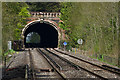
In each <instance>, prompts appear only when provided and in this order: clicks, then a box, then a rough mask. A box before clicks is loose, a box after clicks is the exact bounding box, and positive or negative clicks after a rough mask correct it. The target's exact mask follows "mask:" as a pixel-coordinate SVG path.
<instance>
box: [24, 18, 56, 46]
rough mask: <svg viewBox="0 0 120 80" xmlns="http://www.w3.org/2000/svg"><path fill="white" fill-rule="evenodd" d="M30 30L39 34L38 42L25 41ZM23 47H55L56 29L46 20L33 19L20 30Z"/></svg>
mask: <svg viewBox="0 0 120 80" xmlns="http://www.w3.org/2000/svg"><path fill="white" fill-rule="evenodd" d="M31 32H34V33H37V34H38V35H39V36H40V39H39V42H38V43H27V42H26V38H27V36H28V34H30V33H31ZM22 35H23V38H24V47H25V48H57V47H58V30H57V28H56V26H55V25H53V24H52V23H49V22H47V21H39V20H37V21H33V22H30V23H29V24H27V25H26V27H25V28H24V29H23V31H22Z"/></svg>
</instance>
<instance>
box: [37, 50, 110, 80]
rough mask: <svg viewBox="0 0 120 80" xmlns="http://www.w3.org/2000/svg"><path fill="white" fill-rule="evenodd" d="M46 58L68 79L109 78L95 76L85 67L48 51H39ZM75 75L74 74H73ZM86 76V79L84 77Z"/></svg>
mask: <svg viewBox="0 0 120 80" xmlns="http://www.w3.org/2000/svg"><path fill="white" fill-rule="evenodd" d="M39 50H40V51H41V52H42V53H43V54H44V55H45V56H46V57H48V58H49V60H50V61H51V62H52V63H53V64H54V65H55V66H56V68H58V70H59V71H60V72H62V73H63V74H64V75H65V76H66V78H96V79H102V80H108V79H107V78H105V77H103V76H101V75H98V74H95V73H93V72H91V71H89V70H87V69H85V68H83V67H80V66H79V65H76V64H75V63H73V62H71V61H69V60H67V59H65V58H64V57H61V56H59V55H57V54H55V53H53V52H51V51H49V50H47V49H45V50H41V49H39ZM72 73H74V74H75V75H76V76H75V75H74V74H72ZM81 73H82V74H85V75H87V74H89V77H88V76H85V75H79V74H81ZM83 76H84V77H83Z"/></svg>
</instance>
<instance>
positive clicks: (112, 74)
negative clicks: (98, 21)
mask: <svg viewBox="0 0 120 80" xmlns="http://www.w3.org/2000/svg"><path fill="white" fill-rule="evenodd" d="M55 51H57V53H56V52H55ZM55 51H54V53H53V50H52V53H53V54H56V55H58V56H61V57H64V58H66V59H67V60H69V61H71V62H74V63H76V64H77V65H78V66H79V67H80V68H82V69H86V70H87V71H89V72H91V73H94V74H97V75H99V76H102V77H104V78H105V79H108V78H111V79H112V78H113V79H115V78H119V79H120V74H119V72H118V71H119V70H118V69H117V70H116V71H117V72H116V71H113V70H112V69H114V68H112V69H111V70H110V69H107V68H104V67H101V66H99V65H96V64H93V63H90V62H88V61H85V60H82V59H80V58H77V57H75V56H72V55H69V54H66V53H63V52H60V51H58V50H55ZM105 67H108V66H105ZM107 74H108V75H107Z"/></svg>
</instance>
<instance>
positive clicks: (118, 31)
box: [117, 2, 120, 67]
mask: <svg viewBox="0 0 120 80" xmlns="http://www.w3.org/2000/svg"><path fill="white" fill-rule="evenodd" d="M119 13H120V2H119V3H118V30H117V35H118V66H119V67H120V14H119Z"/></svg>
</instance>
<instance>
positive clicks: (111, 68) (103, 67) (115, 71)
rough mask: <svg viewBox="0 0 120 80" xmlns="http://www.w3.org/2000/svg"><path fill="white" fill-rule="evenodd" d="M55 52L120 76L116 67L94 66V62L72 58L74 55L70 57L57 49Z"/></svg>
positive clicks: (119, 71) (119, 70)
mask: <svg viewBox="0 0 120 80" xmlns="http://www.w3.org/2000/svg"><path fill="white" fill-rule="evenodd" d="M53 50H55V51H56V52H59V53H61V54H64V55H67V56H70V57H72V58H75V59H78V60H80V61H83V62H86V63H88V64H91V65H94V66H96V67H99V68H102V69H104V70H107V71H109V72H112V73H114V74H117V75H120V69H118V68H114V67H111V66H108V65H101V66H100V65H97V64H94V63H92V62H89V61H86V60H83V59H81V58H78V57H75V56H72V55H70V54H67V53H64V52H61V51H58V50H56V49H53Z"/></svg>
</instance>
